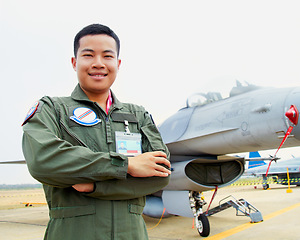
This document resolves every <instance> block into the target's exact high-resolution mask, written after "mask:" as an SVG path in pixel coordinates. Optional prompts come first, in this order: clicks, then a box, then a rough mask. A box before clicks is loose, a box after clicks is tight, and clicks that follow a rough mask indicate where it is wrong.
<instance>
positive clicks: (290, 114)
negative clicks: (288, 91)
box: [285, 105, 299, 125]
mask: <svg viewBox="0 0 300 240" xmlns="http://www.w3.org/2000/svg"><path fill="white" fill-rule="evenodd" d="M285 116H286V117H287V118H288V119H289V120H290V121H291V122H292V123H293V124H295V125H297V124H298V118H299V111H298V109H297V107H296V106H294V105H291V107H290V109H289V110H287V112H286V113H285Z"/></svg>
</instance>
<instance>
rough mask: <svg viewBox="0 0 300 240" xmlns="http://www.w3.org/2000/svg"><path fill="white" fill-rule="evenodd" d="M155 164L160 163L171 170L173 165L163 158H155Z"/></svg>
mask: <svg viewBox="0 0 300 240" xmlns="http://www.w3.org/2000/svg"><path fill="white" fill-rule="evenodd" d="M155 163H156V164H157V163H160V164H164V165H166V166H167V167H168V168H171V163H170V161H169V160H168V159H166V158H163V157H156V158H155Z"/></svg>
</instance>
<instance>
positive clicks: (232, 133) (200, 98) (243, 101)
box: [144, 82, 300, 236]
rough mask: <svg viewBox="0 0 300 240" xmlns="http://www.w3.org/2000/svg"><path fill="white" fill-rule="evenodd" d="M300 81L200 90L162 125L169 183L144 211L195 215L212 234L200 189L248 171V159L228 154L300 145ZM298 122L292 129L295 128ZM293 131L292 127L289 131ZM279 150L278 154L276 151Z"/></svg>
mask: <svg viewBox="0 0 300 240" xmlns="http://www.w3.org/2000/svg"><path fill="white" fill-rule="evenodd" d="M297 108H300V87H298V88H280V89H278V88H273V87H269V88H268V87H265V88H263V87H257V86H254V85H250V84H247V85H246V86H243V85H242V84H240V83H239V82H237V86H236V87H234V88H233V89H232V90H231V92H230V96H229V97H228V98H225V99H223V98H222V97H221V94H219V93H215V92H210V93H207V94H203V93H200V94H195V95H193V96H192V97H191V98H189V99H188V100H187V106H186V107H185V108H183V109H181V110H179V111H178V112H177V113H176V114H174V115H173V116H171V117H170V118H168V119H167V120H166V121H164V122H163V123H162V124H161V126H160V127H159V130H160V132H161V134H162V137H163V140H164V142H165V143H166V145H167V146H168V148H169V150H170V153H171V163H172V169H171V170H172V174H171V179H170V183H169V185H168V186H166V187H165V188H164V189H163V190H162V191H161V192H160V193H157V194H155V195H152V196H148V197H147V201H146V207H145V210H144V214H146V215H149V216H153V217H160V216H161V214H162V212H163V209H165V210H166V214H167V215H168V214H173V215H181V216H186V217H196V220H198V221H196V226H197V229H198V232H199V234H200V235H201V236H207V235H208V234H209V231H210V230H209V222H208V220H207V218H206V215H205V214H204V213H203V211H202V207H203V205H204V204H205V202H204V201H203V200H202V199H201V197H200V196H199V192H203V191H206V190H211V189H216V188H220V187H224V186H228V185H230V184H232V183H233V182H235V181H236V180H237V179H238V178H239V177H240V176H241V175H242V174H243V173H244V170H245V169H244V168H245V167H244V165H245V159H244V158H242V157H235V156H229V155H228V154H234V153H242V152H251V151H258V150H267V149H277V148H278V147H279V146H280V145H281V144H283V139H285V143H284V144H283V146H282V147H294V146H300V127H299V126H298V117H299V112H298V110H297ZM292 127H293V129H292ZM291 130H292V132H291V133H290V131H291ZM275 155H276V154H275Z"/></svg>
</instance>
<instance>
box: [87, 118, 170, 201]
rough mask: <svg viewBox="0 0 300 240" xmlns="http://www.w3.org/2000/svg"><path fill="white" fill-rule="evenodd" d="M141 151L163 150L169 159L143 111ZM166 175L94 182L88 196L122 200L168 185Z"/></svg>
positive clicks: (166, 150)
mask: <svg viewBox="0 0 300 240" xmlns="http://www.w3.org/2000/svg"><path fill="white" fill-rule="evenodd" d="M141 133H142V148H143V152H153V151H163V152H165V153H166V154H167V157H168V159H169V157H170V153H169V151H168V148H167V147H166V145H165V144H164V143H163V141H162V138H161V135H160V133H159V131H158V129H157V127H156V126H155V124H154V122H153V120H152V118H151V116H150V115H149V114H148V113H147V112H145V113H144V119H143V122H142V127H141ZM169 180H170V176H168V177H148V178H136V177H131V176H128V177H127V179H121V180H120V179H112V180H107V181H103V182H96V183H95V190H94V192H93V193H89V194H87V195H88V196H90V197H94V198H99V199H104V200H124V199H132V198H137V197H141V196H145V195H149V194H152V193H155V192H157V191H159V190H161V189H162V188H163V187H165V186H166V185H168V183H169Z"/></svg>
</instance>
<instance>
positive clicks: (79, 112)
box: [70, 107, 101, 126]
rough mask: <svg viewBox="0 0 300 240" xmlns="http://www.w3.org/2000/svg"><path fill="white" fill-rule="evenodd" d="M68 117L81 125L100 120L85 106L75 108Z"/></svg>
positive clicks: (91, 124) (90, 124)
mask: <svg viewBox="0 0 300 240" xmlns="http://www.w3.org/2000/svg"><path fill="white" fill-rule="evenodd" d="M70 119H72V120H73V121H75V122H76V123H78V124H80V125H83V126H93V125H96V124H97V123H99V122H101V119H98V118H97V115H96V113H95V112H94V111H93V110H91V109H89V108H86V107H79V108H75V109H74V111H73V116H71V117H70Z"/></svg>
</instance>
